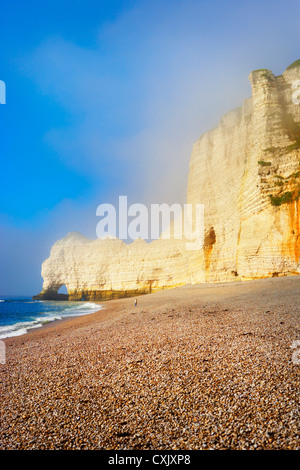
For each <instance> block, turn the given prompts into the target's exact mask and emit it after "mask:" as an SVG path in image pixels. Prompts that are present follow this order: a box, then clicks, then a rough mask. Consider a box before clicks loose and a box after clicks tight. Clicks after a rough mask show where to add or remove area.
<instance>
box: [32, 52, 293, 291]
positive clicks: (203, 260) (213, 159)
mask: <svg viewBox="0 0 300 470" xmlns="http://www.w3.org/2000/svg"><path fill="white" fill-rule="evenodd" d="M249 78H250V82H251V85H252V96H251V97H250V98H248V99H247V100H245V102H244V103H243V105H242V106H241V107H240V108H238V109H235V110H233V111H231V112H230V113H228V114H227V115H225V116H224V117H223V119H222V120H221V122H220V123H219V125H218V126H217V127H216V128H215V129H213V130H211V131H209V132H207V133H205V134H204V135H202V136H201V137H200V138H199V140H198V141H197V142H196V143H195V145H194V147H193V151H192V156H191V160H190V171H189V179H188V191H187V203H189V204H204V214H205V215H204V223H205V225H204V227H205V238H204V246H203V247H202V248H201V249H198V250H186V245H185V241H184V240H175V239H171V240H163V239H159V240H156V241H153V242H151V243H146V242H145V241H143V240H136V241H134V242H133V243H131V244H129V245H128V244H126V243H124V242H122V241H121V240H118V239H105V240H101V239H97V240H90V239H87V238H85V237H84V236H82V235H80V234H78V233H74V232H73V233H70V234H68V235H67V236H66V237H64V238H63V239H62V240H59V241H57V242H56V243H55V244H54V246H53V247H52V249H51V253H50V257H49V258H48V259H47V260H46V261H44V263H43V265H42V276H43V279H44V284H43V290H42V292H41V293H40V294H38V296H36V297H35V298H42V299H53V298H59V296H57V291H58V289H59V288H60V287H61V286H62V285H66V287H67V289H68V293H69V299H70V300H79V299H82V298H84V299H110V298H115V297H121V296H129V295H137V294H140V293H146V292H152V291H155V290H159V289H165V288H172V287H175V286H179V285H184V284H189V283H197V282H206V281H207V282H217V281H231V280H237V279H241V280H250V279H257V278H264V277H271V276H282V275H290V274H299V273H300V264H299V255H300V236H299V235H300V232H299V210H300V205H299V199H300V105H299V104H295V103H294V102H293V101H295V100H293V99H292V94H293V93H294V90H293V88H292V85H293V83H294V82H295V80H299V79H300V61H296V62H295V63H294V64H292V65H291V66H289V67H288V68H287V70H286V71H285V72H284V73H283V74H282V75H281V76H277V77H276V76H274V75H273V74H272V72H271V71H269V70H266V69H263V70H256V71H253V72H252V73H251V74H250V77H249Z"/></svg>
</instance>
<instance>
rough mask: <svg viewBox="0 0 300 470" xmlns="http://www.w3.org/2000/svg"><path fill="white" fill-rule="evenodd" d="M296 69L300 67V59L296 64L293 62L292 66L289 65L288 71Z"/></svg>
mask: <svg viewBox="0 0 300 470" xmlns="http://www.w3.org/2000/svg"><path fill="white" fill-rule="evenodd" d="M296 67H300V59H298V60H295V62H293V63H292V64H291V65H289V66H288V67H287V70H291V69H294V68H296Z"/></svg>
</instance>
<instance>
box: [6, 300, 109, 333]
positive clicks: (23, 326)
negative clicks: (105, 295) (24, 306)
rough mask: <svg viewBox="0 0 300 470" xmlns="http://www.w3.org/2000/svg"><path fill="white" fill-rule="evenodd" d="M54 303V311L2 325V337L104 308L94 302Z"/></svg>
mask: <svg viewBox="0 0 300 470" xmlns="http://www.w3.org/2000/svg"><path fill="white" fill-rule="evenodd" d="M27 303H29V302H27ZM54 305H55V308H54V309H52V311H48V312H42V311H40V312H39V314H38V315H37V316H36V317H33V318H32V319H30V320H27V321H20V322H16V323H14V324H11V325H5V326H0V339H4V338H9V337H12V336H20V335H24V334H26V333H27V331H28V330H31V329H33V328H40V327H41V326H43V325H45V324H46V323H50V322H53V321H56V320H62V319H63V318H67V317H77V316H83V315H88V314H90V313H94V312H96V311H98V310H101V309H102V308H103V307H102V305H100V304H96V303H94V302H82V303H74V304H73V303H72V304H71V305H70V303H69V302H66V304H64V303H56V302H55V304H54ZM54 305H53V307H54ZM51 306H52V304H51Z"/></svg>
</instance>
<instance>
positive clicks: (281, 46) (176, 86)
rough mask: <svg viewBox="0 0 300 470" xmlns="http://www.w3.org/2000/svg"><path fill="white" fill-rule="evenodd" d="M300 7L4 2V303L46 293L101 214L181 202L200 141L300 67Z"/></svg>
mask: <svg viewBox="0 0 300 470" xmlns="http://www.w3.org/2000/svg"><path fill="white" fill-rule="evenodd" d="M299 26H300V6H299V2H298V1H294V0H287V1H285V2H282V1H277V0H272V1H271V0H264V1H257V0H254V1H251V2H250V1H247V2H246V1H235V0H228V1H224V0H223V1H221V0H219V1H218V0H215V1H214V0H210V1H208V0H203V1H201V0H197V1H195V0H184V1H181V0H172V1H171V0H164V1H156V0H151V1H150V0H148V1H144V0H126V1H121V0H119V1H118V0H110V1H102V0H98V1H89V0H85V1H81V0H73V1H66V0H60V1H57V0H52V1H44V2H40V1H30V0H29V1H27V2H23V1H17V0H10V1H5V2H4V1H3V2H1V17H0V41H1V42H0V80H4V81H5V83H6V88H7V98H6V99H7V104H6V105H0V137H1V147H0V155H1V198H0V237H1V238H0V243H1V244H0V294H2V295H10V294H15V295H17V294H22V295H25V294H27V295H33V294H36V293H37V292H39V291H40V290H41V287H42V278H41V275H40V270H41V263H42V261H43V260H44V259H45V258H47V257H48V256H49V253H50V248H51V245H52V244H53V243H54V242H55V241H56V240H57V239H59V238H61V237H63V236H64V235H65V234H66V233H68V232H70V231H73V230H77V231H80V232H81V233H83V234H84V235H86V236H89V237H91V238H96V225H97V222H98V220H97V218H96V207H97V206H98V205H99V204H101V203H116V202H117V198H118V196H119V195H127V196H128V201H129V203H134V202H138V203H145V204H150V203H151V202H153V203H162V202H168V203H173V202H179V203H181V204H183V203H184V201H185V194H186V184H187V175H188V165H189V158H190V153H191V150H192V146H193V143H194V142H195V141H196V140H197V139H198V137H199V136H200V135H201V134H202V133H203V132H205V131H207V130H209V129H210V128H212V127H214V126H215V125H217V123H218V121H219V120H220V118H221V117H222V115H223V114H224V113H226V112H228V111H229V110H230V109H232V108H235V107H237V106H239V105H241V104H242V102H243V100H244V99H245V98H247V97H248V96H250V94H251V89H250V84H249V80H248V75H249V73H250V72H251V70H254V69H257V68H269V69H271V70H272V71H273V72H274V73H275V74H277V75H279V74H281V73H282V72H283V71H284V70H285V68H286V67H287V66H288V65H289V64H290V63H292V62H293V61H295V60H296V59H299V55H300V54H299V43H300V41H299V40H300V27H299Z"/></svg>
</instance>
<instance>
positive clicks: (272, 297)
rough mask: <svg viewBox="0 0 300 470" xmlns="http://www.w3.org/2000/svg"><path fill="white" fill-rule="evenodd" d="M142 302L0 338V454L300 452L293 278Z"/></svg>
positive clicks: (299, 312)
mask: <svg viewBox="0 0 300 470" xmlns="http://www.w3.org/2000/svg"><path fill="white" fill-rule="evenodd" d="M137 299H138V304H137V306H135V305H134V303H135V298H127V299H118V300H111V301H108V302H101V305H102V306H103V307H105V308H104V309H103V310H100V311H99V312H97V313H93V314H90V315H87V316H83V317H76V318H72V319H67V320H63V321H57V322H54V323H51V324H48V325H47V326H44V327H42V328H39V329H36V330H31V331H30V332H29V333H27V334H26V335H23V336H19V337H14V338H7V339H5V340H4V343H5V347H6V361H5V364H0V394H1V395H0V396H1V400H0V415H1V423H0V449H40V450H42V449H122V450H126V449H130V450H132V449H142V450H143V449H154V450H159V449H171V450H172V449H176V450H185V449H187V450H193V449H282V450H285V449H299V448H300V437H299V374H300V354H299V355H297V349H296V346H297V345H299V346H298V347H299V348H300V308H299V305H300V277H299V276H290V277H282V278H271V279H263V280H256V281H247V282H234V283H224V284H223V283H222V284H201V285H195V286H184V287H181V288H176V289H173V290H165V291H161V292H157V293H153V294H149V295H145V296H139V297H138V298H137ZM297 341H299V343H297Z"/></svg>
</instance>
